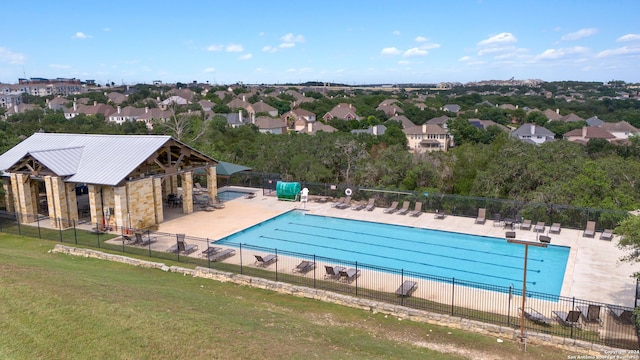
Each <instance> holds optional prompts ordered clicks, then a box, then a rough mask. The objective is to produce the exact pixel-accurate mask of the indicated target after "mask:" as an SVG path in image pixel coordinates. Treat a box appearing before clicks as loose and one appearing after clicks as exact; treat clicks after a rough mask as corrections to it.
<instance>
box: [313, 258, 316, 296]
mask: <svg viewBox="0 0 640 360" xmlns="http://www.w3.org/2000/svg"><path fill="white" fill-rule="evenodd" d="M316 264H317V263H316V254H313V288H314V289H315V288H316Z"/></svg>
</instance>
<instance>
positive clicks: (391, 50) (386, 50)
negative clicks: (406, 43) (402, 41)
mask: <svg viewBox="0 0 640 360" xmlns="http://www.w3.org/2000/svg"><path fill="white" fill-rule="evenodd" d="M400 53H401V51H400V50H398V48H395V47H387V48H384V49H382V51H380V54H382V55H398V54H400Z"/></svg>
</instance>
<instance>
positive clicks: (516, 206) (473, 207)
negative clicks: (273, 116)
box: [227, 173, 629, 231]
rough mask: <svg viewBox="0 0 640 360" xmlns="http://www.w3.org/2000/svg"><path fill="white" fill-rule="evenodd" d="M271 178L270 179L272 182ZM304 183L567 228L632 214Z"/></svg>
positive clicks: (261, 183)
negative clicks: (554, 224) (480, 210)
mask: <svg viewBox="0 0 640 360" xmlns="http://www.w3.org/2000/svg"><path fill="white" fill-rule="evenodd" d="M278 179H279V175H278V174H270V173H237V174H234V175H233V176H231V178H230V179H229V180H228V182H227V184H228V185H232V186H245V187H255V188H263V189H266V188H265V186H266V185H265V184H272V185H273V187H274V189H275V183H276V182H277V180H278ZM269 181H271V182H269ZM302 187H306V188H308V189H309V194H310V195H312V196H313V195H318V196H324V197H334V198H339V197H342V196H344V194H345V190H346V189H347V188H349V189H351V192H352V198H353V200H363V201H368V200H369V199H370V198H374V199H375V204H376V206H378V207H387V206H389V205H390V204H391V203H392V202H393V201H398V202H400V203H402V202H404V201H409V202H410V203H411V208H413V206H415V203H417V202H421V203H423V207H422V210H423V211H426V212H435V211H436V210H438V211H441V212H445V213H448V214H450V215H455V216H466V217H475V216H477V214H478V209H480V208H484V209H486V212H487V217H488V218H491V217H492V216H494V214H495V215H498V214H500V216H501V217H503V218H505V217H506V218H513V219H528V220H531V221H532V222H533V223H534V224H535V223H537V222H538V221H544V222H545V223H546V224H547V225H551V224H553V223H559V224H561V225H562V227H564V228H568V229H584V228H585V227H586V224H587V221H595V222H596V230H597V231H602V230H603V229H613V228H615V227H616V226H617V225H618V224H619V223H620V221H622V220H624V219H625V218H627V217H628V216H629V213H628V212H626V211H617V210H607V209H595V208H583V207H576V206H568V205H557V204H550V203H537V202H524V201H515V200H507V199H495V198H485V197H472V196H461V195H453V194H441V193H430V192H424V191H409V190H390V189H377V188H363V187H358V186H355V185H354V186H347V185H345V184H326V183H309V182H302Z"/></svg>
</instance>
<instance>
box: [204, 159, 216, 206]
mask: <svg viewBox="0 0 640 360" xmlns="http://www.w3.org/2000/svg"><path fill="white" fill-rule="evenodd" d="M207 194H208V195H209V199H211V202H215V201H216V200H217V199H218V177H217V175H216V167H215V166H211V167H209V168H207Z"/></svg>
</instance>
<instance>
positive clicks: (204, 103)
mask: <svg viewBox="0 0 640 360" xmlns="http://www.w3.org/2000/svg"><path fill="white" fill-rule="evenodd" d="M198 104H200V107H202V110H203V111H211V109H213V108H214V107H215V106H216V103H214V102H213V101H209V100H200V101H198Z"/></svg>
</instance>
